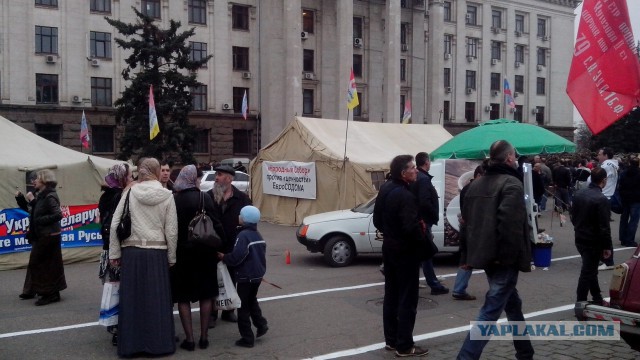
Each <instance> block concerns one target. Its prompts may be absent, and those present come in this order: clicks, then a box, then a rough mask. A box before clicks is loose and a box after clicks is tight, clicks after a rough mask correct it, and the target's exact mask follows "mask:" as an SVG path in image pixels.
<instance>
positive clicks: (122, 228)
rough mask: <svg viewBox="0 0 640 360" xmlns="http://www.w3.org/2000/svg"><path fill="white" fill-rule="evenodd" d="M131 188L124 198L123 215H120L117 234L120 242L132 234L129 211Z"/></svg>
mask: <svg viewBox="0 0 640 360" xmlns="http://www.w3.org/2000/svg"><path fill="white" fill-rule="evenodd" d="M130 194H131V190H129V192H127V197H126V198H125V199H124V209H122V215H121V216H120V223H119V224H118V227H117V228H116V235H118V240H120V242H123V241H125V240H126V239H127V238H129V236H131V213H130V212H129V195H130Z"/></svg>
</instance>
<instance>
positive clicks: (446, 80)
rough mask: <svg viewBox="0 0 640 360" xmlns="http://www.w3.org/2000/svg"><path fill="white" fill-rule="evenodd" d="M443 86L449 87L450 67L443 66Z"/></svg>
mask: <svg viewBox="0 0 640 360" xmlns="http://www.w3.org/2000/svg"><path fill="white" fill-rule="evenodd" d="M443 82H444V87H445V88H448V87H451V68H444V78H443Z"/></svg>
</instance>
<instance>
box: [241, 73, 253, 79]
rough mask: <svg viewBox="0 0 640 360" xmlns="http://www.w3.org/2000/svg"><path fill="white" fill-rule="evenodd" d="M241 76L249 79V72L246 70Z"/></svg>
mask: <svg viewBox="0 0 640 360" xmlns="http://www.w3.org/2000/svg"><path fill="white" fill-rule="evenodd" d="M242 78H243V79H251V73H250V72H248V71H245V72H243V73H242Z"/></svg>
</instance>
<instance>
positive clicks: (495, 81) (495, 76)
mask: <svg viewBox="0 0 640 360" xmlns="http://www.w3.org/2000/svg"><path fill="white" fill-rule="evenodd" d="M500 80H502V75H501V74H500V73H491V90H498V91H500Z"/></svg>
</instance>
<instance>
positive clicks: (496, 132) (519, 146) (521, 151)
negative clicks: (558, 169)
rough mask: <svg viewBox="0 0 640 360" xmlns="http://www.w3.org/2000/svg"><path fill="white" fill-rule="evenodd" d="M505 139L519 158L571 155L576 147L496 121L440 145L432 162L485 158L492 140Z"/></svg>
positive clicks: (542, 132)
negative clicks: (437, 160)
mask: <svg viewBox="0 0 640 360" xmlns="http://www.w3.org/2000/svg"><path fill="white" fill-rule="evenodd" d="M497 140H507V141H508V142H510V143H511V144H512V145H513V146H514V147H515V148H516V151H517V152H518V155H536V154H544V153H562V152H574V151H575V150H576V145H575V144H574V143H572V142H571V141H569V140H567V139H565V138H563V137H562V136H560V135H557V134H555V133H553V132H551V131H549V130H547V129H545V128H543V127H540V126H536V125H531V124H523V123H519V122H517V121H515V120H508V119H497V120H489V121H485V122H483V123H480V124H478V126H477V127H475V128H473V129H469V130H467V131H464V132H462V133H460V134H458V135H456V136H454V137H453V139H451V140H449V141H447V142H446V143H444V144H442V145H441V146H440V147H439V148H437V149H436V150H434V151H433V152H432V153H431V158H432V159H484V158H486V157H489V147H490V146H491V144H492V143H493V142H494V141H497Z"/></svg>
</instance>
